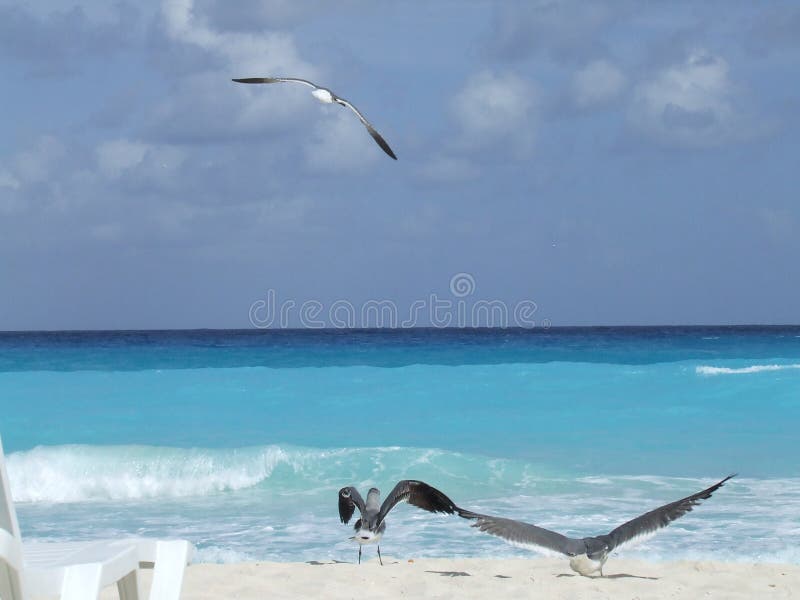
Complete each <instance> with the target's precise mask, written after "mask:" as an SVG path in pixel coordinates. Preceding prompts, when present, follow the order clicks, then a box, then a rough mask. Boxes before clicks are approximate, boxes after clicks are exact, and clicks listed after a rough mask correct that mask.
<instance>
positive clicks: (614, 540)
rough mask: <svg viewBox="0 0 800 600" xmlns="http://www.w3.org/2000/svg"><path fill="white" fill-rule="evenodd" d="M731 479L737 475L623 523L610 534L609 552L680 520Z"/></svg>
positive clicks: (729, 476)
mask: <svg viewBox="0 0 800 600" xmlns="http://www.w3.org/2000/svg"><path fill="white" fill-rule="evenodd" d="M731 477H736V475H735V474H734V475H728V476H727V477H726V478H725V479H723V480H722V481H720V482H718V483H715V484H714V485H712V486H711V487H709V488H706V489H704V490H703V491H701V492H697V493H696V494H692V495H691V496H687V497H686V498H683V499H682V500H677V501H675V502H670V503H669V504H665V505H664V506H661V507H659V508H656V509H655V510H651V511H650V512H646V513H644V514H643V515H641V516H638V517H636V518H635V519H631V520H630V521H628V522H627V523H623V524H622V525H620V526H619V527H617V528H616V529H614V530H613V531H612V532H611V533H609V534H608V538H610V542H611V543H610V544H609V550H613V549H614V548H617V547H619V546H621V545H622V544H625V543H626V542H630V541H631V540H634V539H636V538H638V537H641V536H645V535H648V534H651V533H653V532H655V531H657V530H659V529H661V528H662V527H666V526H667V525H669V524H670V523H672V522H673V521H674V520H675V519H679V518H680V517H682V516H683V515H685V514H686V513H688V512H690V511H691V510H692V509H693V508H694V507H695V506H697V505H698V504H700V502H701V501H702V500H706V499H708V498H710V497H711V494H713V493H714V492H716V491H717V490H718V489H719V488H721V487H722V486H723V484H724V483H725V482H726V481H728V480H729V479H730V478H731ZM604 537H605V536H604Z"/></svg>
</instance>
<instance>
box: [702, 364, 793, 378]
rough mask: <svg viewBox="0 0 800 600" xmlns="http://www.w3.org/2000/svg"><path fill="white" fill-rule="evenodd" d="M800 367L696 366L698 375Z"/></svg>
mask: <svg viewBox="0 0 800 600" xmlns="http://www.w3.org/2000/svg"><path fill="white" fill-rule="evenodd" d="M792 369H800V364H790V365H750V366H749V367H739V368H734V367H712V366H708V365H700V366H698V367H695V373H697V374H698V375H738V374H742V373H762V372H764V371H786V370H792Z"/></svg>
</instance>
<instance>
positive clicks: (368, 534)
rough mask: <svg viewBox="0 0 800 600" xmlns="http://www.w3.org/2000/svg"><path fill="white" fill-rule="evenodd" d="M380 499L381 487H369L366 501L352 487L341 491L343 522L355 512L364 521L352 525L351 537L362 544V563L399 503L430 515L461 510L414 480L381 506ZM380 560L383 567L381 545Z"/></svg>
mask: <svg viewBox="0 0 800 600" xmlns="http://www.w3.org/2000/svg"><path fill="white" fill-rule="evenodd" d="M380 497H381V493H380V490H378V488H370V490H369V492H368V493H367V500H366V502H365V501H364V499H363V498H362V497H361V494H360V493H359V492H358V490H357V489H356V488H354V487H352V486H348V487H343V488H342V489H341V490H339V518H340V519H341V521H342V523H345V524H346V523H349V522H350V519H351V518H352V516H353V513H354V512H355V510H356V509H358V512H359V513H360V515H361V518H359V519H358V520H357V521H356V522H355V524H354V526H353V529H354V530H355V535H354V536H353V537H351V538H350V539H351V540H353V541H354V542H357V543H358V544H359V546H358V562H359V563H360V562H361V546H362V545H364V544H372V543H375V544H378V543H379V542H380V540H381V537H383V534H384V532H385V531H386V515H388V514H389V512H390V511H391V510H392V509H393V508H394V507H395V506H397V505H398V504H399V503H401V502H408V503H409V504H411V505H413V506H416V507H418V508H422V509H424V510H427V511H429V512H441V513H448V514H453V513H455V512H458V511H459V510H461V509H459V508H458V507H457V506H456V505H455V504H454V503H453V501H452V500H450V498H448V497H447V496H445V495H444V494H443V493H442V492H440V491H439V490H437V489H436V488H435V487H432V486H430V485H428V484H427V483H425V482H424V481H416V480H413V479H404V480H402V481H399V482H397V485H395V486H394V488H393V489H392V491H391V492H389V495H388V496H386V499H385V500H384V501H383V503H382V504H381V503H380ZM378 560H379V561H380V562H381V564H383V559H382V558H381V547H380V545H378Z"/></svg>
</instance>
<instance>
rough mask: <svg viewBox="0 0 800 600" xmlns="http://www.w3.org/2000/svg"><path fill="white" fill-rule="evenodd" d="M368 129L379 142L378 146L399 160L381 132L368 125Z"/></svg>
mask: <svg viewBox="0 0 800 600" xmlns="http://www.w3.org/2000/svg"><path fill="white" fill-rule="evenodd" d="M367 131H369V134H370V135H371V136H372V139H373V140H375V141H376V142H377V143H378V146H380V147H381V148H382V149H383V151H384V152H386V154H388V155H389V156H391V157H392V158H393V159H394V160H397V156H395V153H394V152H393V151H392V149H391V148H390V147H389V144H387V143H386V140H385V139H383V137H381V134H380V133H378V132H377V131H375V128H374V127H371V126H369V125H367Z"/></svg>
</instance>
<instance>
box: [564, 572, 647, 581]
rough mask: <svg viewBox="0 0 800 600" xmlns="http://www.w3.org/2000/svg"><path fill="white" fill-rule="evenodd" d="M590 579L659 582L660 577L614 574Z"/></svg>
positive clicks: (569, 574) (567, 574) (566, 575)
mask: <svg viewBox="0 0 800 600" xmlns="http://www.w3.org/2000/svg"><path fill="white" fill-rule="evenodd" d="M556 577H578V575H573V574H572V573H559V574H558V575H556ZM589 579H648V580H650V581H658V580H659V579H660V578H659V577H645V576H644V575H631V574H629V573H614V574H613V575H603V576H602V577H600V576H595V577H589Z"/></svg>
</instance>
